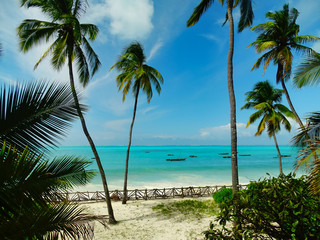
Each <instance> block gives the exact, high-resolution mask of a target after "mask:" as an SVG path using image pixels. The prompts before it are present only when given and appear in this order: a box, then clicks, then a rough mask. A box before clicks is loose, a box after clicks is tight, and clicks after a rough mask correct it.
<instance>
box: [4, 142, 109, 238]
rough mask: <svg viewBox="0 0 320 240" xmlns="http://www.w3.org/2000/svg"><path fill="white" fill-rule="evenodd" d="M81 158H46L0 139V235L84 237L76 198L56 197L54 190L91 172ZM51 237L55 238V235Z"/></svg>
mask: <svg viewBox="0 0 320 240" xmlns="http://www.w3.org/2000/svg"><path fill="white" fill-rule="evenodd" d="M88 164H90V162H88V161H86V160H85V159H82V158H77V157H59V158H55V159H54V160H52V161H49V160H46V159H44V157H43V156H41V155H34V154H32V153H30V151H29V150H28V149H27V148H26V149H25V150H24V151H23V152H21V151H19V150H17V149H15V148H12V147H11V146H7V145H5V144H4V145H3V146H2V149H0V216H1V217H0V236H1V239H5V240H7V239H58V237H59V238H60V239H64V237H66V236H67V237H68V238H69V239H70V238H71V239H90V238H92V235H93V228H92V225H91V224H90V220H101V219H103V217H101V216H98V217H94V216H88V215H87V214H84V213H82V212H83V210H82V209H81V208H80V207H79V206H78V205H76V204H71V203H67V202H56V200H57V199H59V194H58V193H59V191H61V190H67V189H71V188H72V187H73V186H75V185H84V184H86V183H88V181H89V180H90V179H91V178H92V177H93V176H94V172H92V171H86V170H85V168H86V167H87V166H88ZM55 237H57V238H55Z"/></svg>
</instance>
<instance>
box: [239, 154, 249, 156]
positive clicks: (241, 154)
mask: <svg viewBox="0 0 320 240" xmlns="http://www.w3.org/2000/svg"><path fill="white" fill-rule="evenodd" d="M239 156H251V154H239Z"/></svg>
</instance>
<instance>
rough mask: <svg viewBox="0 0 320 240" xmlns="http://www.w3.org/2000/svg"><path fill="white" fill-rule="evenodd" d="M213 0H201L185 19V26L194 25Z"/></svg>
mask: <svg viewBox="0 0 320 240" xmlns="http://www.w3.org/2000/svg"><path fill="white" fill-rule="evenodd" d="M213 2H214V0H202V1H201V2H200V3H199V5H198V6H196V7H195V8H194V10H193V13H192V15H191V16H190V18H189V19H188V21H187V27H191V26H193V25H195V24H196V23H197V22H198V21H199V19H200V17H201V16H202V14H203V13H204V12H206V11H207V10H208V8H210V6H211V5H212V3H213Z"/></svg>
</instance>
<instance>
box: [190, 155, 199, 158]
mask: <svg viewBox="0 0 320 240" xmlns="http://www.w3.org/2000/svg"><path fill="white" fill-rule="evenodd" d="M189 157H191V158H196V157H198V156H196V155H190V156H189Z"/></svg>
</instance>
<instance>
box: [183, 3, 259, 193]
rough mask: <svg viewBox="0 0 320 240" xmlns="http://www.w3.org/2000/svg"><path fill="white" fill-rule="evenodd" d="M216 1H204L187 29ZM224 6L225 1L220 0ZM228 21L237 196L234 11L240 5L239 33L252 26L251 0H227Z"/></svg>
mask: <svg viewBox="0 0 320 240" xmlns="http://www.w3.org/2000/svg"><path fill="white" fill-rule="evenodd" d="M213 2H214V0H202V1H201V2H200V3H199V5H198V6H197V7H195V9H194V11H193V13H192V15H191V16H190V18H189V19H188V21H187V27H191V26H193V25H195V24H196V23H197V22H198V21H199V19H200V17H201V16H202V14H203V13H204V12H205V11H206V10H207V9H208V8H209V7H210V6H211V5H212V4H213ZM219 2H220V3H221V4H222V5H223V4H224V2H225V1H224V0H219ZM226 4H227V19H226V20H228V22H229V50H228V72H227V73H228V91H229V100H230V128H231V168H232V188H233V193H234V194H237V192H238V186H239V176H238V159H237V126H236V123H237V121H236V99H235V95H234V87H233V52H234V22H233V13H232V12H233V9H234V8H235V7H237V6H238V5H240V21H239V24H238V32H241V31H242V30H243V29H244V28H246V27H248V26H250V25H251V24H252V20H253V11H252V1H251V0H235V1H234V0H227V1H226Z"/></svg>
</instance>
